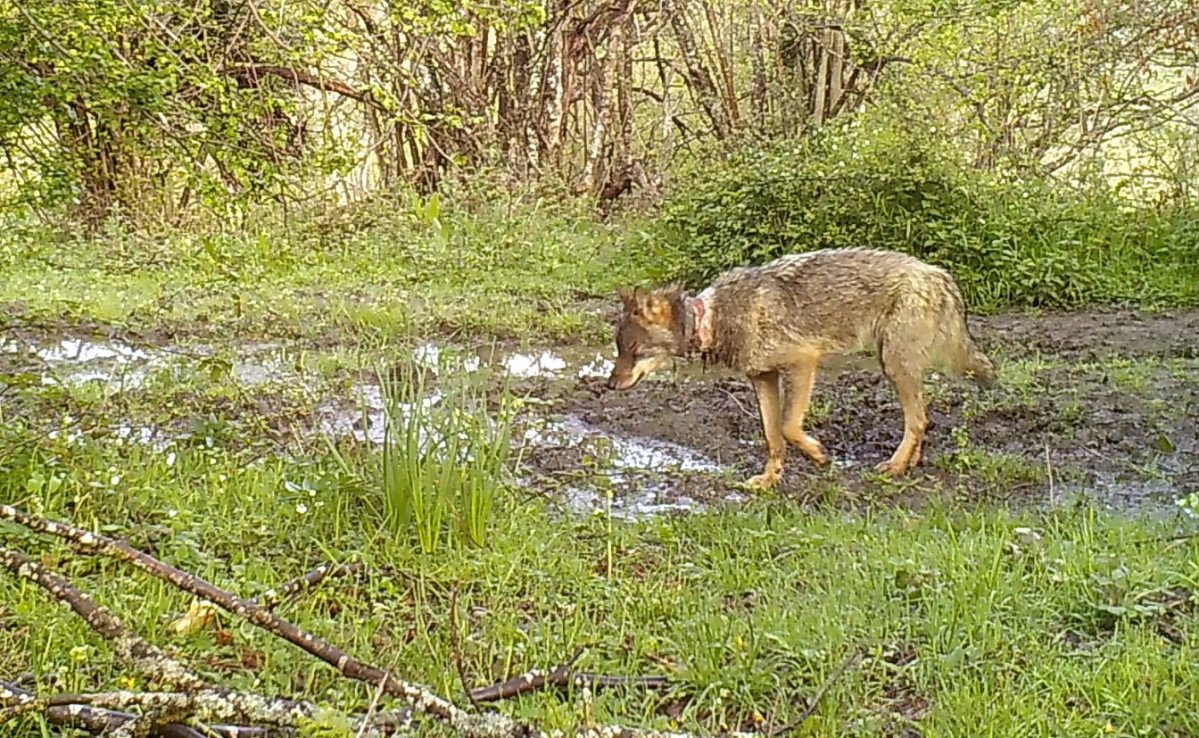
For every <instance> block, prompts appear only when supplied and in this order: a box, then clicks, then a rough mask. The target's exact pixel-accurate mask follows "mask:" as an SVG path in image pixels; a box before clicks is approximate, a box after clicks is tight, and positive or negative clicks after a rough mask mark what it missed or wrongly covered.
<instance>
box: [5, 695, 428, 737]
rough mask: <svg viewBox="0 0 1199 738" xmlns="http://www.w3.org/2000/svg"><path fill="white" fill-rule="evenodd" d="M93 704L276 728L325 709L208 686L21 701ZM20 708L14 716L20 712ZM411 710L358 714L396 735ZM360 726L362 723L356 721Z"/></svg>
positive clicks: (369, 733)
mask: <svg viewBox="0 0 1199 738" xmlns="http://www.w3.org/2000/svg"><path fill="white" fill-rule="evenodd" d="M84 705H86V706H88V707H92V708H100V709H104V710H109V711H125V710H130V709H134V708H136V709H140V710H143V711H146V712H147V713H148V714H151V715H153V714H167V715H171V716H173V717H174V718H175V719H176V720H182V719H190V720H196V721H198V722H201V723H208V722H213V721H218V722H236V723H253V724H255V725H256V726H262V725H266V726H271V727H276V728H294V727H298V726H299V725H300V724H302V723H303V722H304V721H306V720H312V719H314V718H316V717H317V716H318V714H319V712H320V708H319V707H317V706H316V705H315V704H313V703H311V702H306V701H302V700H289V699H283V698H281V697H266V696H263V695H257V694H249V693H245V692H234V691H231V690H227V689H203V690H199V691H196V692H128V691H123V692H95V693H89V694H60V695H54V696H51V697H32V698H30V699H29V700H23V701H21V702H20V703H18V705H17V710H20V711H21V712H28V711H39V712H44V711H46V710H47V709H52V708H55V707H71V706H84ZM15 712H16V711H14V716H15ZM410 715H411V713H410V712H409V711H407V710H403V711H400V712H396V713H382V714H380V715H378V717H377V718H375V719H374V720H372V719H371V717H369V716H368V717H365V718H354V719H352V720H353V722H354V723H356V724H357V725H358V726H361V732H360V733H359V735H361V736H364V737H365V738H371V737H377V736H382V735H390V734H391V733H393V732H396V731H397V730H404V729H406V728H407V727H408V725H409V724H410ZM2 722H3V720H2V719H0V723H2ZM356 727H357V726H356Z"/></svg>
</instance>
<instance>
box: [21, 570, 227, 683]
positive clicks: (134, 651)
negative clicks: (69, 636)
mask: <svg viewBox="0 0 1199 738" xmlns="http://www.w3.org/2000/svg"><path fill="white" fill-rule="evenodd" d="M0 566H3V567H4V568H6V569H8V570H9V571H10V572H12V573H13V574H15V575H17V576H18V577H21V578H22V579H28V580H29V581H31V582H33V583H34V584H37V585H38V586H40V587H42V588H43V589H45V590H46V591H47V592H49V593H50V595H51V596H52V597H54V599H56V600H58V601H59V602H64V603H66V604H67V605H69V606H70V607H71V609H72V610H74V611H75V612H76V613H78V614H79V616H80V617H81V618H83V619H84V621H85V622H87V624H88V625H89V626H91V628H92V630H95V631H96V632H97V633H99V634H100V635H102V636H104V637H105V638H107V639H108V640H109V641H111V642H112V644H113V647H114V648H115V649H116V652H117V655H118V656H120V657H121V658H122V659H125V660H127V661H130V662H132V663H133V665H134V666H135V667H137V668H138V669H139V670H140V671H141V672H142V673H143V674H145V675H146V676H148V677H150V678H151V679H154V680H157V681H160V682H162V683H163V684H168V685H170V686H173V687H178V688H180V689H201V688H203V687H204V686H205V682H204V680H202V679H201V678H200V677H199V676H197V675H196V674H195V673H193V672H192V671H191V670H190V669H188V668H187V667H186V666H184V665H183V664H180V663H179V662H178V661H176V660H175V659H173V658H171V657H170V656H168V655H166V654H165V653H163V652H162V650H161V649H159V648H158V647H157V646H155V645H154V644H152V643H150V642H149V641H146V640H145V639H143V638H141V637H140V636H138V635H136V634H134V633H133V632H132V631H130V630H129V629H128V628H127V627H125V624H124V623H122V622H121V621H120V620H118V619H117V618H116V617H115V616H113V614H112V613H110V612H108V610H106V609H105V608H103V607H101V606H100V605H98V604H96V601H95V600H93V599H92V598H91V596H90V595H88V594H87V593H85V592H83V591H81V590H79V589H77V588H76V587H74V586H73V585H72V584H71V583H70V582H68V581H67V580H66V579H65V578H63V577H62V576H60V575H58V574H55V573H54V572H52V571H50V570H48V569H46V568H45V567H44V566H42V565H41V564H38V563H37V562H35V561H33V560H32V559H30V558H29V557H27V556H25V555H24V554H21V553H19V552H17V551H13V550H11V549H8V548H0Z"/></svg>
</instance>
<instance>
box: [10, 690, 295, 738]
mask: <svg viewBox="0 0 1199 738" xmlns="http://www.w3.org/2000/svg"><path fill="white" fill-rule="evenodd" d="M30 702H41V700H39V698H37V697H35V696H34V695H33V693H32V692H29V691H27V690H24V689H22V688H20V687H18V686H17V685H15V684H11V683H9V682H4V681H0V705H8V706H10V707H11V706H17V705H23V704H28V703H30ZM45 713H46V717H47V718H48V719H49V720H50V723H51V724H52V725H58V726H62V727H67V728H82V729H83V730H86V731H87V732H89V733H97V734H101V735H109V734H111V733H112V732H113V731H115V730H116V729H117V728H119V727H120V726H122V725H125V724H126V723H131V722H133V721H135V720H136V719H137V717H138V716H137V715H134V714H132V713H128V712H118V711H116V710H105V709H102V708H98V707H90V706H88V705H65V706H53V707H49V708H48V709H46V710H45ZM205 729H206V730H207V731H208V732H209V733H210V734H211V735H212V736H217V737H218V738H268V736H270V735H271V734H272V733H271V732H270V731H268V730H267V729H266V728H250V727H243V726H235V725H209V726H207V727H206V728H205ZM152 735H156V736H158V737H159V738H210V737H209V736H205V735H204V734H203V733H201V732H200V731H198V730H196V729H195V728H192V727H189V726H187V725H180V724H178V723H171V724H167V725H159V726H158V727H157V730H156V732H154V733H152Z"/></svg>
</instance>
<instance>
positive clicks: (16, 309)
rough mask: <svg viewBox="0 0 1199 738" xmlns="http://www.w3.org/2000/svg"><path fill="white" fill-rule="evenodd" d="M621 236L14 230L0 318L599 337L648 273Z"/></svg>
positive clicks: (375, 213) (7, 245)
mask: <svg viewBox="0 0 1199 738" xmlns="http://www.w3.org/2000/svg"><path fill="white" fill-rule="evenodd" d="M620 233H621V231H620V229H619V228H618V227H616V226H606V225H603V224H600V223H598V222H596V221H595V220H594V219H593V218H591V217H589V216H588V215H587V214H586V213H581V212H575V211H573V210H571V209H569V208H564V207H554V206H549V205H543V204H539V203H532V204H519V205H513V206H511V207H509V206H505V205H502V204H490V205H482V206H478V207H475V208H473V209H471V210H470V211H467V210H465V209H456V210H448V209H447V210H446V211H444V212H443V211H442V210H440V209H439V208H436V207H434V208H430V207H429V206H428V205H427V203H424V204H418V205H413V204H412V203H410V202H408V201H403V200H401V201H388V202H378V203H373V204H371V205H370V206H363V207H359V208H353V209H348V210H345V211H336V212H333V213H332V214H329V213H325V214H319V213H318V214H309V215H299V216H293V217H292V218H290V219H289V220H287V221H286V225H284V224H283V223H282V222H281V221H280V220H279V218H278V217H276V216H273V215H270V214H266V215H263V216H261V217H260V218H257V219H251V220H250V222H249V223H248V224H247V225H245V226H244V227H240V228H218V227H216V226H212V225H206V226H204V227H202V228H201V227H196V228H194V229H188V228H176V229H164V230H163V231H162V232H161V233H146V232H140V233H136V234H131V233H126V232H122V231H120V230H113V231H111V232H109V233H107V234H104V235H102V236H101V237H99V238H97V239H95V240H91V241H87V240H84V239H82V238H75V237H70V236H66V235H62V234H55V233H54V232H51V231H48V230H46V229H44V228H41V227H33V226H27V225H22V224H9V225H6V227H5V228H3V229H0V309H3V310H5V311H6V312H7V313H8V314H9V315H10V316H11V317H15V318H18V319H21V320H23V321H27V322H33V323H49V324H55V323H59V322H66V323H69V324H79V323H83V324H91V325H99V326H103V327H116V328H135V329H150V330H154V331H166V332H171V333H184V334H202V335H216V336H230V335H236V336H240V337H243V338H262V337H286V338H293V337H295V338H302V339H307V340H311V341H323V342H329V341H331V340H337V339H342V338H346V337H347V336H351V335H352V336H353V338H354V339H355V340H366V339H374V340H378V341H387V340H392V339H395V338H397V337H404V336H407V335H409V334H413V333H415V334H427V333H429V332H435V331H436V332H446V333H466V334H471V335H476V336H499V337H526V336H532V337H539V338H551V339H553V338H576V337H579V336H591V337H595V336H597V335H599V334H600V333H602V332H604V331H606V329H605V328H604V322H603V320H602V319H601V318H599V317H597V316H596V315H594V314H592V311H589V310H584V309H581V307H580V305H581V302H582V301H585V300H588V299H591V300H597V301H600V302H614V301H615V297H614V295H615V290H616V288H617V286H618V285H621V284H624V283H628V282H634V281H638V280H639V279H640V278H641V276H642V272H641V271H640V270H639V269H637V268H636V267H635V266H634V265H633V260H632V259H631V258H629V254H627V253H625V254H623V255H622V253H621V235H620ZM591 307H592V308H594V305H592V306H591Z"/></svg>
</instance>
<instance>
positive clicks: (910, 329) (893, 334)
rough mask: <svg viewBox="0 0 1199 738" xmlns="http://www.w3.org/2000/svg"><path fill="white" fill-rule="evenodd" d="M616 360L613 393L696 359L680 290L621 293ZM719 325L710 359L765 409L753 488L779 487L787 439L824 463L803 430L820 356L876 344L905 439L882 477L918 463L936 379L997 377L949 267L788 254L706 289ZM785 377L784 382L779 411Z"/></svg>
mask: <svg viewBox="0 0 1199 738" xmlns="http://www.w3.org/2000/svg"><path fill="white" fill-rule="evenodd" d="M621 294H622V299H623V300H624V313H623V315H622V318H621V321H620V324H619V326H618V328H617V336H616V343H617V361H616V366H615V368H614V369H613V371H612V376H611V377H610V378H609V386H610V387H613V388H618V389H628V388H630V387H632V386H634V385H636V384H637V383H638V382H639V381H640V380H641V379H642V378H644V377H645V376H648V375H649V374H651V373H653V372H655V371H659V370H661V369H664V368H666V367H667V366H669V364H670V363H671V359H672V358H673V357H680V356H687V355H689V354H691V353H692V349H693V343H692V339H693V338H694V336H695V332H696V330H697V326H696V322H695V321H696V317H695V314H694V313H693V312H692V308H691V304H690V302H689V300H688V298H686V297H685V296H684V295H683V293H682V291H681V290H679V289H678V288H665V289H661V290H654V291H649V292H646V291H644V290H638V291H636V292H633V293H628V292H622V293H621ZM699 297H700V298H701V299H702V300H703V303H704V305H705V308H706V310H707V311H708V312H709V319H710V321H711V340H710V344H709V345H707V346H705V347H704V354H705V356H706V358H708V359H710V360H712V361H714V362H716V363H719V364H723V365H725V366H728V367H730V368H734V369H737V370H740V371H742V372H744V373H745V374H746V375H747V376H748V377H749V378H750V380H751V382H752V383H753V385H754V389H755V392H756V393H757V395H758V402H759V406H760V409H761V412H762V422H763V430H764V432H765V434H766V440H767V446H768V449H769V454H770V461H769V462H768V464H767V469H766V472H765V473H764V474H762V475H759V476H758V477H755V478H754V479H753V480H750V481H751V483H754V484H765V485H769V484H773V483H774V481H776V480H777V477H778V474H779V472H780V471H781V469H782V460H783V456H784V451H785V445H786V444H785V442H789V443H791V444H792V445H795V446H797V447H799V448H800V449H801V450H802V451H803V452H804V453H805V454H806V455H808V456H809V457H810V458H812V459H813V460H814V461H816V462H817V463H820V464H823V463H825V462H826V461H827V457H826V456H825V454H824V450H823V447H821V445H820V444H819V442H818V441H816V440H815V439H813V438H812V437H811V436H808V435H807V434H806V433H805V432H804V431H803V430H802V422H803V416H804V414H805V413H806V411H807V406H808V402H809V399H810V394H811V388H812V385H813V383H814V377H815V372H816V369H817V366H818V364H819V360H820V357H821V356H823V355H825V354H840V353H846V352H850V351H855V350H861V349H863V348H866V347H868V346H873V347H875V348H876V349H877V351H878V356H879V362H880V365H881V367H882V370H883V373H884V374H885V375H886V376H887V378H888V379H889V380H890V381H891V383H892V385H893V386H894V387H895V389H896V392H897V394H898V395H899V399H900V404H901V405H902V406H903V410H904V430H905V432H904V440H903V442H902V443H901V444H900V447H899V448H898V449H897V450H896V452H895V454H894V455H893V456H892V457H891V459H890V460H889V461H888V462H886V463H884V464H880V465H879V470H880V471H885V472H888V473H891V474H901V473H903V472H905V471H906V470H907V469H908V468H910V467H911V466H912V465H914V464H916V463H918V462H919V460H920V456H921V452H922V446H923V439H924V431H925V428H926V426H927V418H926V414H925V406H924V399H923V395H922V390H921V387H922V385H923V381H924V378H925V376H926V374H927V373H928V371H929V370H930V369H933V368H940V369H942V370H944V371H946V372H947V373H949V374H952V375H956V376H963V375H968V376H971V377H972V378H973V379H974V380H975V382H977V383H978V384H979V385H980V386H983V387H986V386H989V385H990V384H991V383H992V382H993V381H994V376H995V375H994V367H993V366H992V364H991V361H990V360H989V359H988V358H987V357H986V356H985V355H984V354H983V353H982V352H981V351H980V350H979V349H978V347H977V345H975V343H974V340H973V338H972V337H971V335H970V331H969V329H968V328H967V325H966V315H965V307H964V304H963V301H962V296H961V292H960V291H959V289H958V287H957V285H956V284H955V283H954V281H953V278H952V277H950V275H949V274H948V273H947V272H946V271H945V270H943V269H940V268H938V267H934V266H931V265H929V264H925V263H924V262H922V261H920V260H919V259H916V258H915V257H912V256H908V255H906V254H901V253H898V252H891V251H876V250H868V249H837V250H825V251H815V252H810V253H806V254H794V255H790V256H784V257H782V258H780V259H777V260H775V261H772V262H770V263H768V264H763V265H761V266H755V267H740V268H737V269H733V270H731V271H729V272H726V273H725V274H723V275H721V276H720V277H719V278H718V279H717V280H716V281H714V282H713V283H712V284H711V285H710V286H709V287H708V288H707V289H705V290H704V291H703V292H701V293H700V295H699ZM780 381H781V382H782V383H783V384H785V385H786V390H787V392H786V395H787V401H786V402H787V405H788V406H787V408H786V412H785V413H784V412H783V407H782V400H781V399H780V396H779V383H780Z"/></svg>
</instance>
